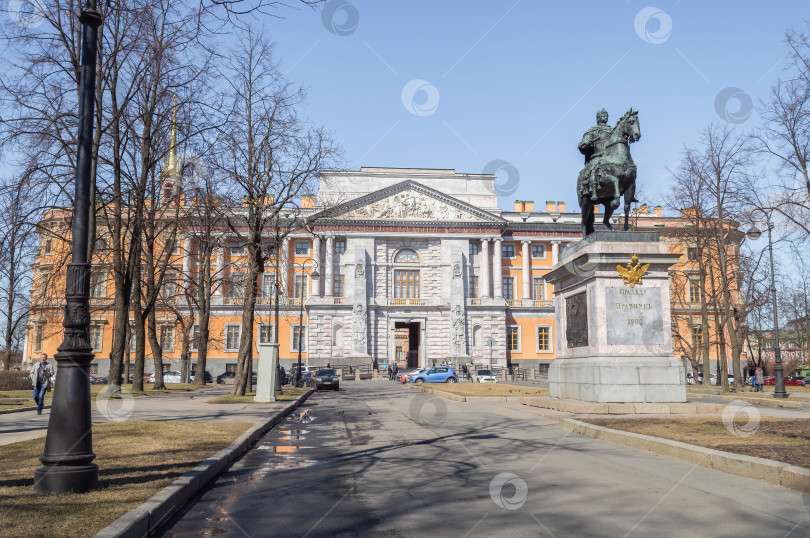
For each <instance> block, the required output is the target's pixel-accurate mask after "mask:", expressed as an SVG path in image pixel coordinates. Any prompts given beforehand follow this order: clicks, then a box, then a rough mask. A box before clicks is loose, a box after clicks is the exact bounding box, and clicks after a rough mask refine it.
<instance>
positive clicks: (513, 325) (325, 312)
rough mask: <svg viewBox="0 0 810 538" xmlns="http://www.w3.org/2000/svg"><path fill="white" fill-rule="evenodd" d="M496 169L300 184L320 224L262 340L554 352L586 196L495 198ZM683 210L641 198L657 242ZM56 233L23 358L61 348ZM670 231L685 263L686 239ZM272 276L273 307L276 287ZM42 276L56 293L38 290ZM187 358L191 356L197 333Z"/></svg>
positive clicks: (380, 348)
mask: <svg viewBox="0 0 810 538" xmlns="http://www.w3.org/2000/svg"><path fill="white" fill-rule="evenodd" d="M495 180H496V178H495V176H494V175H489V174H464V173H458V172H455V171H454V170H428V169H398V168H361V169H360V170H359V171H323V172H321V173H320V179H319V190H318V194H317V196H316V195H304V196H302V197H301V203H300V207H299V208H296V209H295V213H296V214H295V218H296V219H297V221H298V222H300V220H301V219H307V220H308V221H309V222H310V223H311V225H310V226H307V229H303V228H300V229H298V230H294V231H292V232H291V233H289V234H288V235H287V236H286V238H285V239H284V240H283V243H282V245H281V248H280V260H279V261H278V263H277V264H276V265H275V267H277V269H278V275H276V274H275V271H274V267H273V266H272V265H268V266H267V268H266V270H265V273H264V274H263V275H261V276H260V281H261V282H260V285H259V299H258V301H257V307H256V327H255V330H254V335H255V337H256V340H257V341H259V342H265V341H268V339H269V338H270V337H271V335H272V329H273V327H272V325H273V324H277V325H278V334H279V344H280V358H281V361H282V364H283V365H285V366H287V367H289V366H290V365H291V364H292V363H293V362H294V361H296V360H297V358H298V352H299V349H298V348H299V344H298V342H299V337H300V340H301V342H302V344H301V356H302V360H303V361H304V363H305V364H312V365H326V364H327V363H331V364H332V365H346V364H352V365H368V364H370V363H371V362H372V361H373V362H376V363H377V364H378V365H380V366H383V365H384V364H386V363H389V362H390V361H392V360H395V361H397V363H398V365H399V366H400V368H408V367H416V366H424V365H430V364H432V363H433V361H436V363H437V364H440V363H441V362H442V361H443V360H445V359H449V360H451V361H453V362H455V363H457V364H458V363H469V362H474V363H475V364H490V362H491V363H492V364H493V365H498V366H510V365H512V366H514V365H517V366H519V367H521V368H540V369H544V365H545V367H547V365H548V364H549V363H550V362H551V361H552V360H553V359H554V357H555V345H556V342H555V338H554V334H555V330H554V326H555V312H554V307H553V304H552V301H551V299H552V289H551V287H550V285H549V284H547V283H546V282H545V281H544V280H543V275H544V274H546V273H548V272H549V271H550V270H551V268H552V266H553V265H554V264H555V263H556V262H557V260H558V258H559V255H560V252H561V250H562V249H563V248H565V246H566V245H567V244H569V243H571V242H574V241H578V240H579V239H580V237H581V232H580V224H579V220H580V216H579V208H578V207H572V208H569V209H570V210H569V211H568V212H566V207H565V203H563V202H545V203H543V204H539V203H537V204H536V203H535V202H531V201H517V202H515V203H514V207H509V208H501V207H499V206H498V197H497V195H496V192H495ZM327 205H328V209H326V207H327ZM235 211H236V210H235ZM66 214H68V215H69V213H68V212H67V211H66V210H65V211H58V210H52V211H50V212H48V213H47V214H46V215H45V217H44V220H43V228H45V229H47V228H48V227H53V226H56V223H57V222H59V221H60V219H64V218H65V215H66ZM290 218H292V217H290ZM681 220H682V219H679V218H665V217H662V215H661V208H658V207H656V208H654V209H648V208H647V207H646V206H645V205H642V206H641V207H640V208H639V209H638V210H636V211H635V214H634V216H633V222H634V227H636V228H642V229H645V228H647V229H648V228H660V229H661V232H662V234H661V237H662V240H667V239H666V233H665V232H666V230H667V229H671V228H672V229H674V228H677V227H678V225H679V224H678V222H679V221H681ZM220 231H221V236H220V241H219V242H218V246H217V252H216V260H215V262H214V265H215V269H216V274H217V275H218V278H219V280H220V285H219V286H218V288H217V290H216V292H215V295H214V297H213V305H214V306H213V311H212V316H211V330H210V336H211V339H210V341H209V344H208V346H209V347H208V363H207V364H208V366H207V368H208V370H209V371H210V372H211V373H212V374H213V375H214V376H216V375H217V374H219V373H222V372H224V371H226V370H232V369H234V368H235V364H236V357H237V348H238V346H239V338H240V330H241V325H240V324H241V317H240V316H241V307H242V295H243V294H244V275H245V273H244V271H245V263H244V261H245V254H246V249H245V247H244V245H242V244H240V243H238V242H237V240H236V238H235V237H234V236H233V235H232V234H231V233H230V232H229V230H228V229H227V227H223V228H222V229H221V230H220ZM271 236H272V231H271V230H268V237H271ZM56 241H57V240H56V239H55V238H52V237H48V238H46V237H44V236H43V238H42V245H41V248H40V253H39V255H38V256H37V258H36V263H35V264H34V269H33V270H34V286H33V288H34V289H33V290H32V311H31V315H30V318H29V321H28V325H27V327H26V329H27V338H26V340H25V351H24V356H25V357H26V359H27V360H29V361H30V360H32V359H33V358H35V357H36V356H38V354H39V353H40V352H42V351H44V352H46V353H48V354H49V356H52V355H53V354H54V353H55V352H56V348H57V346H58V345H59V344H60V343H61V338H62V335H61V317H62V312H63V309H64V299H63V294H64V278H63V276H62V277H59V275H58V274H59V273H60V271H64V265H61V264H59V263H57V261H56V260H55V259H54V257H56V256H62V255H64V251H65V250H66V249H65V248H64V247H62V248H58V246H57V244H56ZM669 242H670V246H671V249H672V251H673V252H679V253H681V254H683V258H682V260H683V262H682V263H683V264H689V263H690V260H689V259H688V254H687V248H685V247H684V245H683V244H680V243H679V242H678V241H677V240H675V239H672V240H669ZM198 252H199V242H198V239H197V238H196V237H195V236H194V233H193V232H192V231H191V230H186V231H185V233H184V234H183V236H182V237H181V239H180V240H179V241H178V242H177V245H176V248H175V250H174V252H173V255H172V258H171V265H172V269H171V271H174V272H175V273H176V275H175V277H167V279H166V282H167V283H166V284H165V286H169V285H170V286H172V287H171V289H170V290H167V291H166V293H165V295H166V296H165V297H164V299H165V300H166V301H174V302H173V306H174V310H175V311H179V312H180V314H181V315H183V313H184V312H185V315H186V316H190V315H191V314H190V312H189V311H188V310H184V308H187V307H185V306H184V305H185V304H186V303H185V302H184V301H179V300H175V299H172V297H170V295H172V294H177V292H178V288H182V286H179V285H178V284H177V282H178V281H180V280H182V279H180V278H176V277H177V276H180V275H184V276H186V277H189V276H190V277H191V278H193V274H192V273H194V271H196V267H197V265H198V264H197V255H198ZM60 267H61V270H60V269H59V268H60ZM313 274H315V275H317V278H313ZM92 275H93V276H92V281H91V310H92V312H91V316H90V317H91V331H90V333H91V341H92V343H93V346H94V353H95V356H96V359H95V360H94V361H93V364H94V366H93V369H94V371H98V372H99V374H101V375H106V373H107V362H108V359H109V354H110V348H111V342H112V331H113V327H114V319H113V316H114V313H113V309H112V305H113V294H114V287H113V283H112V278H111V276H110V275H109V269H108V268H107V267H106V266H105V264H104V263H103V261H101V260H100V259H99V260H94V270H93V273H92ZM276 281H278V282H279V286H280V293H281V297H280V299H279V301H278V303H279V315H278V319H276V315H275V305H274V304H273V303H274V300H273V293H272V290H271V288H272V285H271V284H272V283H274V282H276ZM44 283H50V284H51V285H50V286H49V287H50V288H52V289H51V291H49V292H47V293H46V291H44V289H43V288H44V287H45V285H44ZM60 286H61V289H60ZM673 297H676V294H673ZM673 306H675V305H673ZM157 322H158V325H159V333H160V340H161V344H162V347H163V356H164V361H165V363H166V365H167V366H168V367H169V368H170V369H173V370H179V369H180V368H179V366H180V358H181V357H180V354H181V347H182V346H181V345H180V344H181V343H180V337H181V336H180V333H179V331H178V329H177V322H176V314H175V312H173V311H170V309H164V308H162V307H161V306H158V310H157ZM133 345H134V344H133ZM147 345H148V342H147ZM150 353H151V352H150V350H148V349H147V350H146V356H147V364H146V371H152V370H150V363H151V360H150V359H149V357H150V356H151V354H150ZM676 353H678V351H677V350H676ZM132 355H133V357H134V353H132ZM189 358H190V359H192V361H193V360H194V359H196V348H195V347H194V345H192V348H191V355H190V357H189Z"/></svg>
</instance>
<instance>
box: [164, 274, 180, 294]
mask: <svg viewBox="0 0 810 538" xmlns="http://www.w3.org/2000/svg"><path fill="white" fill-rule="evenodd" d="M176 280H177V275H176V274H175V273H172V272H169V271H167V272H166V274H165V275H164V276H163V298H164V299H171V298H172V297H174V296H175V295H177V285H176Z"/></svg>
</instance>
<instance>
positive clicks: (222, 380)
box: [217, 372, 236, 385]
mask: <svg viewBox="0 0 810 538" xmlns="http://www.w3.org/2000/svg"><path fill="white" fill-rule="evenodd" d="M235 377H236V373H235V372H225V373H224V374H219V375H218V376H217V384H218V385H233V380H234V378H235Z"/></svg>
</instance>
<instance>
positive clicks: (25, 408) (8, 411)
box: [0, 405, 51, 415]
mask: <svg viewBox="0 0 810 538" xmlns="http://www.w3.org/2000/svg"><path fill="white" fill-rule="evenodd" d="M50 408H51V406H50V405H45V406H42V409H43V410H44V409H50ZM36 410H37V406H36V405H30V406H28V407H20V408H19V409H3V410H2V411H0V415H6V414H8V413H19V412H21V411H36Z"/></svg>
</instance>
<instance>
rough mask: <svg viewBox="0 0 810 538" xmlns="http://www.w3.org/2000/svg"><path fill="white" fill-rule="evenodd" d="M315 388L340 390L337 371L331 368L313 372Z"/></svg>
mask: <svg viewBox="0 0 810 538" xmlns="http://www.w3.org/2000/svg"><path fill="white" fill-rule="evenodd" d="M315 388H316V389H317V390H321V389H332V390H340V379H338V375H337V372H336V371H334V370H332V369H323V370H318V371H317V372H315Z"/></svg>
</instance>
